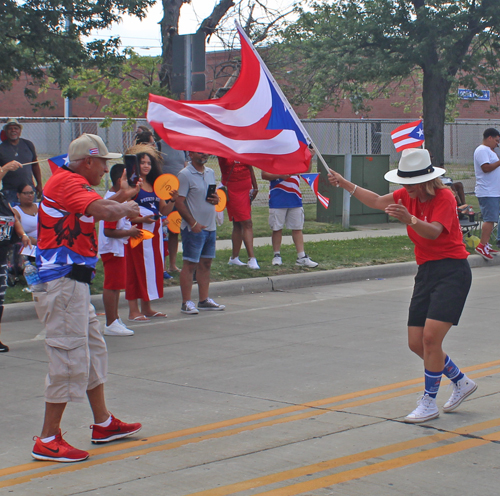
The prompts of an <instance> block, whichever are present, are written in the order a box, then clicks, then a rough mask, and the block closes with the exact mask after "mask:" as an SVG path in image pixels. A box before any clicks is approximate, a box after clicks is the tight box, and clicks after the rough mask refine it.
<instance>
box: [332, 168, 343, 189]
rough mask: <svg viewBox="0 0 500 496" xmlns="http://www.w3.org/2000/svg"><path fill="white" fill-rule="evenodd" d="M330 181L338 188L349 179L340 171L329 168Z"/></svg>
mask: <svg viewBox="0 0 500 496" xmlns="http://www.w3.org/2000/svg"><path fill="white" fill-rule="evenodd" d="M328 182H329V183H330V184H331V185H332V186H335V187H336V188H338V187H339V186H340V187H341V188H343V187H344V185H345V183H346V182H347V181H346V180H345V179H344V178H343V177H342V176H341V175H340V174H339V173H338V172H335V171H334V170H332V169H328Z"/></svg>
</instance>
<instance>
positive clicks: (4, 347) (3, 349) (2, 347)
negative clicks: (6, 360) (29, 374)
mask: <svg viewBox="0 0 500 496" xmlns="http://www.w3.org/2000/svg"><path fill="white" fill-rule="evenodd" d="M7 351H9V347H8V346H7V345H5V344H3V343H2V342H1V341H0V353H7Z"/></svg>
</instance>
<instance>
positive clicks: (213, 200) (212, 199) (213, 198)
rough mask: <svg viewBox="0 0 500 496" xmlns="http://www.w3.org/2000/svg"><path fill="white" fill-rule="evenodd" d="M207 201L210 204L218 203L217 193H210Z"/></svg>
mask: <svg viewBox="0 0 500 496" xmlns="http://www.w3.org/2000/svg"><path fill="white" fill-rule="evenodd" d="M207 202H208V203H211V204H212V205H218V204H219V195H218V194H217V193H214V194H213V195H210V196H209V197H208V198H207Z"/></svg>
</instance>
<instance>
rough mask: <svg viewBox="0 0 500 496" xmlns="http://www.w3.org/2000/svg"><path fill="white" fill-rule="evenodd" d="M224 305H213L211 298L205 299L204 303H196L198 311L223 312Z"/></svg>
mask: <svg viewBox="0 0 500 496" xmlns="http://www.w3.org/2000/svg"><path fill="white" fill-rule="evenodd" d="M224 308H226V307H225V305H219V304H218V303H215V301H214V300H212V298H207V299H206V300H205V301H200V302H199V303H198V310H224Z"/></svg>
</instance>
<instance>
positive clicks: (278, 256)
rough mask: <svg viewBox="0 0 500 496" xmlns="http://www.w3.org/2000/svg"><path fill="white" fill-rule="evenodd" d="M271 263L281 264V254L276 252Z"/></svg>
mask: <svg viewBox="0 0 500 496" xmlns="http://www.w3.org/2000/svg"><path fill="white" fill-rule="evenodd" d="M271 263H272V264H273V265H283V260H281V255H279V254H276V255H274V257H273V261H272V262H271Z"/></svg>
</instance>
